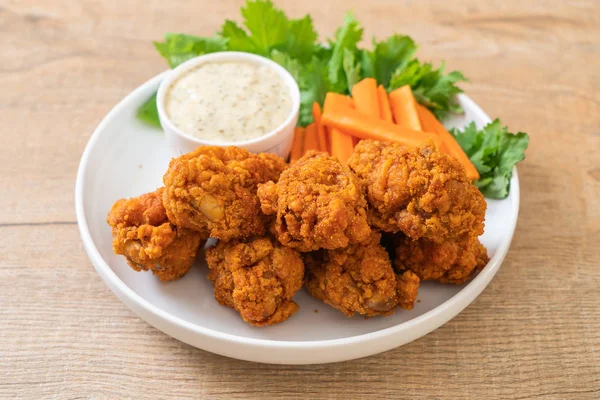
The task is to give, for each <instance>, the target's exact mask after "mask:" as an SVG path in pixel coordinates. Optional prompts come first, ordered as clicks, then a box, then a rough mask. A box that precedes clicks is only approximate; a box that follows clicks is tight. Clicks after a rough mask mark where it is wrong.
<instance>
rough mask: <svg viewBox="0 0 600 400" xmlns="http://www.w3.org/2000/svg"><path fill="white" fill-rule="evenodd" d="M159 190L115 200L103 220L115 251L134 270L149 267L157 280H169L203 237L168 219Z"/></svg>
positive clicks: (186, 263)
mask: <svg viewBox="0 0 600 400" xmlns="http://www.w3.org/2000/svg"><path fill="white" fill-rule="evenodd" d="M163 190H164V189H163V188H160V189H158V190H156V191H154V192H151V193H146V194H143V195H141V196H139V197H134V198H131V199H121V200H118V201H117V202H116V203H115V204H114V205H113V206H112V208H111V210H110V212H109V213H108V217H107V222H108V224H109V225H110V226H111V227H112V233H113V250H114V252H115V254H121V255H124V256H125V258H126V260H127V264H129V266H131V268H133V269H134V270H136V271H148V270H150V271H152V273H153V274H154V275H156V276H158V277H159V278H160V280H161V281H171V280H174V279H177V278H180V277H182V276H183V275H185V274H186V273H187V272H188V271H189V269H190V268H191V266H192V264H193V263H194V260H195V259H196V254H197V252H198V249H199V248H201V245H202V244H203V243H204V237H203V236H202V234H200V233H198V232H194V231H191V230H189V229H185V228H178V227H176V226H175V225H173V224H171V223H170V222H169V220H168V219H167V214H166V212H165V208H164V207H163V205H162V195H163Z"/></svg>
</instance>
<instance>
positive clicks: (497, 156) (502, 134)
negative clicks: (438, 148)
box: [450, 119, 529, 199]
mask: <svg viewBox="0 0 600 400" xmlns="http://www.w3.org/2000/svg"><path fill="white" fill-rule="evenodd" d="M450 133H451V134H452V135H453V136H454V138H455V139H456V141H457V142H458V144H459V145H460V147H462V149H463V150H464V151H465V153H466V154H467V156H469V159H470V160H471V162H472V163H473V165H475V168H477V171H479V174H480V175H481V177H480V179H479V180H477V181H476V182H474V184H475V186H477V187H478V188H479V190H481V193H483V195H484V196H486V197H489V198H492V199H503V198H505V197H506V196H508V192H509V191H510V179H511V177H512V170H513V167H514V166H515V165H516V164H517V163H518V162H519V161H522V160H523V159H524V158H525V150H526V149H527V146H528V144H529V136H528V135H527V134H526V133H523V132H519V133H517V134H512V133H509V132H508V129H507V128H506V127H503V126H502V123H501V122H500V120H498V119H496V120H494V121H493V122H491V123H489V124H488V125H486V126H485V127H484V128H483V129H481V130H478V129H477V127H476V126H475V123H474V122H471V123H470V124H469V125H467V126H466V127H465V129H464V130H463V131H459V130H457V129H452V130H451V131H450Z"/></svg>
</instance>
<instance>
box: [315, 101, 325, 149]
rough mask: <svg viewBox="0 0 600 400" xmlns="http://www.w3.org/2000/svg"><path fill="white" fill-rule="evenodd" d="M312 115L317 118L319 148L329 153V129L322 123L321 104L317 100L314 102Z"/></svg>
mask: <svg viewBox="0 0 600 400" xmlns="http://www.w3.org/2000/svg"><path fill="white" fill-rule="evenodd" d="M312 115H313V119H314V120H315V126H316V127H317V140H318V141H319V150H320V151H325V152H327V153H329V145H328V144H327V131H326V130H325V126H324V125H323V124H322V123H321V106H320V105H319V103H317V102H316V101H315V102H314V103H313V108H312Z"/></svg>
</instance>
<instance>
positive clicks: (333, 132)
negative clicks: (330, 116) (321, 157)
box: [321, 92, 354, 163]
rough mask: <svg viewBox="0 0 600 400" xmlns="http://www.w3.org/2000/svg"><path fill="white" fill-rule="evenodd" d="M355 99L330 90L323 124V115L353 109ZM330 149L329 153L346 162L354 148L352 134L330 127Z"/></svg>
mask: <svg viewBox="0 0 600 400" xmlns="http://www.w3.org/2000/svg"><path fill="white" fill-rule="evenodd" d="M353 108H354V101H353V100H352V99H351V98H350V97H348V96H344V95H343V94H339V93H332V92H329V93H327V95H326V96H325V104H324V105H323V115H322V116H321V124H323V125H325V124H324V121H323V117H324V116H325V113H328V112H336V111H341V110H346V109H350V110H351V109H353ZM328 131H329V141H330V149H329V153H330V154H331V155H332V156H334V157H337V158H338V159H339V160H340V161H341V162H343V163H345V162H346V161H348V158H350V155H351V154H352V151H353V150H354V143H353V141H352V136H349V135H347V134H346V133H344V132H342V131H340V130H339V129H335V128H333V129H329V130H328Z"/></svg>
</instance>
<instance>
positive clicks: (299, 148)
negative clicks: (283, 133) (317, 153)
mask: <svg viewBox="0 0 600 400" xmlns="http://www.w3.org/2000/svg"><path fill="white" fill-rule="evenodd" d="M302 154H304V128H300V127H296V129H295V130H294V141H293V142H292V151H291V152H290V162H292V161H295V160H297V159H299V158H300V157H302Z"/></svg>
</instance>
